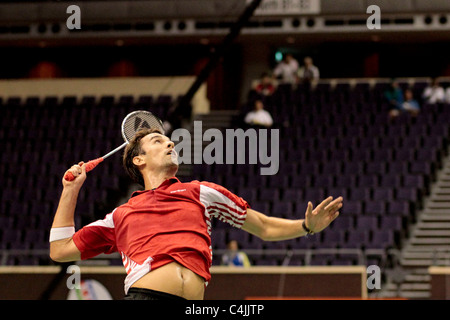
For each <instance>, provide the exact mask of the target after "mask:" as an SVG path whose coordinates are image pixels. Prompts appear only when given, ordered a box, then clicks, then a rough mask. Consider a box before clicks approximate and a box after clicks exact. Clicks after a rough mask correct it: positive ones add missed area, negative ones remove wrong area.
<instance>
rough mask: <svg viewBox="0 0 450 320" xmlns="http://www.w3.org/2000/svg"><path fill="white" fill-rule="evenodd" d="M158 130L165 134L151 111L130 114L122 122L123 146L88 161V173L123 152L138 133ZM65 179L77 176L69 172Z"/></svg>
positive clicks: (160, 122)
mask: <svg viewBox="0 0 450 320" xmlns="http://www.w3.org/2000/svg"><path fill="white" fill-rule="evenodd" d="M145 128H147V129H158V130H159V131H161V132H162V133H164V129H163V124H162V121H161V120H160V119H159V118H158V117H157V116H155V115H154V114H152V113H151V112H149V111H145V110H138V111H133V112H131V113H129V114H128V115H127V116H126V117H125V118H124V119H123V121H122V128H121V131H122V137H123V140H124V141H125V142H124V143H123V144H122V145H120V146H119V147H117V148H115V149H114V150H112V151H111V152H108V153H107V154H105V155H104V156H103V157H100V158H97V159H94V160H91V161H88V162H87V163H86V172H89V171H91V170H93V169H94V168H95V167H96V166H97V165H98V164H99V163H100V162H102V161H103V160H105V159H106V158H108V157H109V156H111V155H113V154H114V153H116V152H117V151H120V150H122V149H123V148H125V147H126V145H127V144H128V143H129V142H130V140H131V139H132V138H133V137H134V135H135V134H136V132H138V131H139V130H142V129H145ZM64 179H66V180H67V181H72V180H74V179H75V176H74V175H73V174H72V172H67V173H66V174H65V176H64Z"/></svg>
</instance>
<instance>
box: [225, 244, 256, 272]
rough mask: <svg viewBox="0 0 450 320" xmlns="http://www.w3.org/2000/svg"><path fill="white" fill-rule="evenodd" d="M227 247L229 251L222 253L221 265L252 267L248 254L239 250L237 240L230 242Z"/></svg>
mask: <svg viewBox="0 0 450 320" xmlns="http://www.w3.org/2000/svg"><path fill="white" fill-rule="evenodd" d="M227 249H228V250H227V252H226V253H224V254H223V255H222V262H221V265H224V266H237V267H250V260H249V259H248V256H247V254H246V253H245V252H243V251H240V250H239V244H238V242H237V241H236V240H231V241H230V242H228V244H227Z"/></svg>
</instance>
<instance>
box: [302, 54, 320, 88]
mask: <svg viewBox="0 0 450 320" xmlns="http://www.w3.org/2000/svg"><path fill="white" fill-rule="evenodd" d="M303 63H304V66H302V67H301V68H300V69H299V70H298V77H299V79H300V82H302V83H305V84H310V83H311V82H314V81H317V80H319V77H320V72H319V68H317V67H316V66H315V65H314V64H313V60H312V58H311V57H305V59H304V60H303Z"/></svg>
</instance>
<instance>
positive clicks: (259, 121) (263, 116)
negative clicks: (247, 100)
mask: <svg viewBox="0 0 450 320" xmlns="http://www.w3.org/2000/svg"><path fill="white" fill-rule="evenodd" d="M244 122H245V123H246V124H247V125H249V126H251V127H259V128H270V127H271V126H272V124H273V118H272V116H271V114H270V113H269V112H268V111H267V110H265V109H264V103H263V102H262V100H260V99H256V100H255V102H254V109H253V111H250V112H249V113H247V115H246V116H245V118H244Z"/></svg>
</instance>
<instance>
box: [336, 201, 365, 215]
mask: <svg viewBox="0 0 450 320" xmlns="http://www.w3.org/2000/svg"><path fill="white" fill-rule="evenodd" d="M341 212H342V213H343V214H345V215H346V216H350V215H361V214H362V213H363V206H362V202H361V201H358V200H354V201H352V200H349V201H345V202H344V205H343V207H342V209H341ZM338 219H339V218H338Z"/></svg>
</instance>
